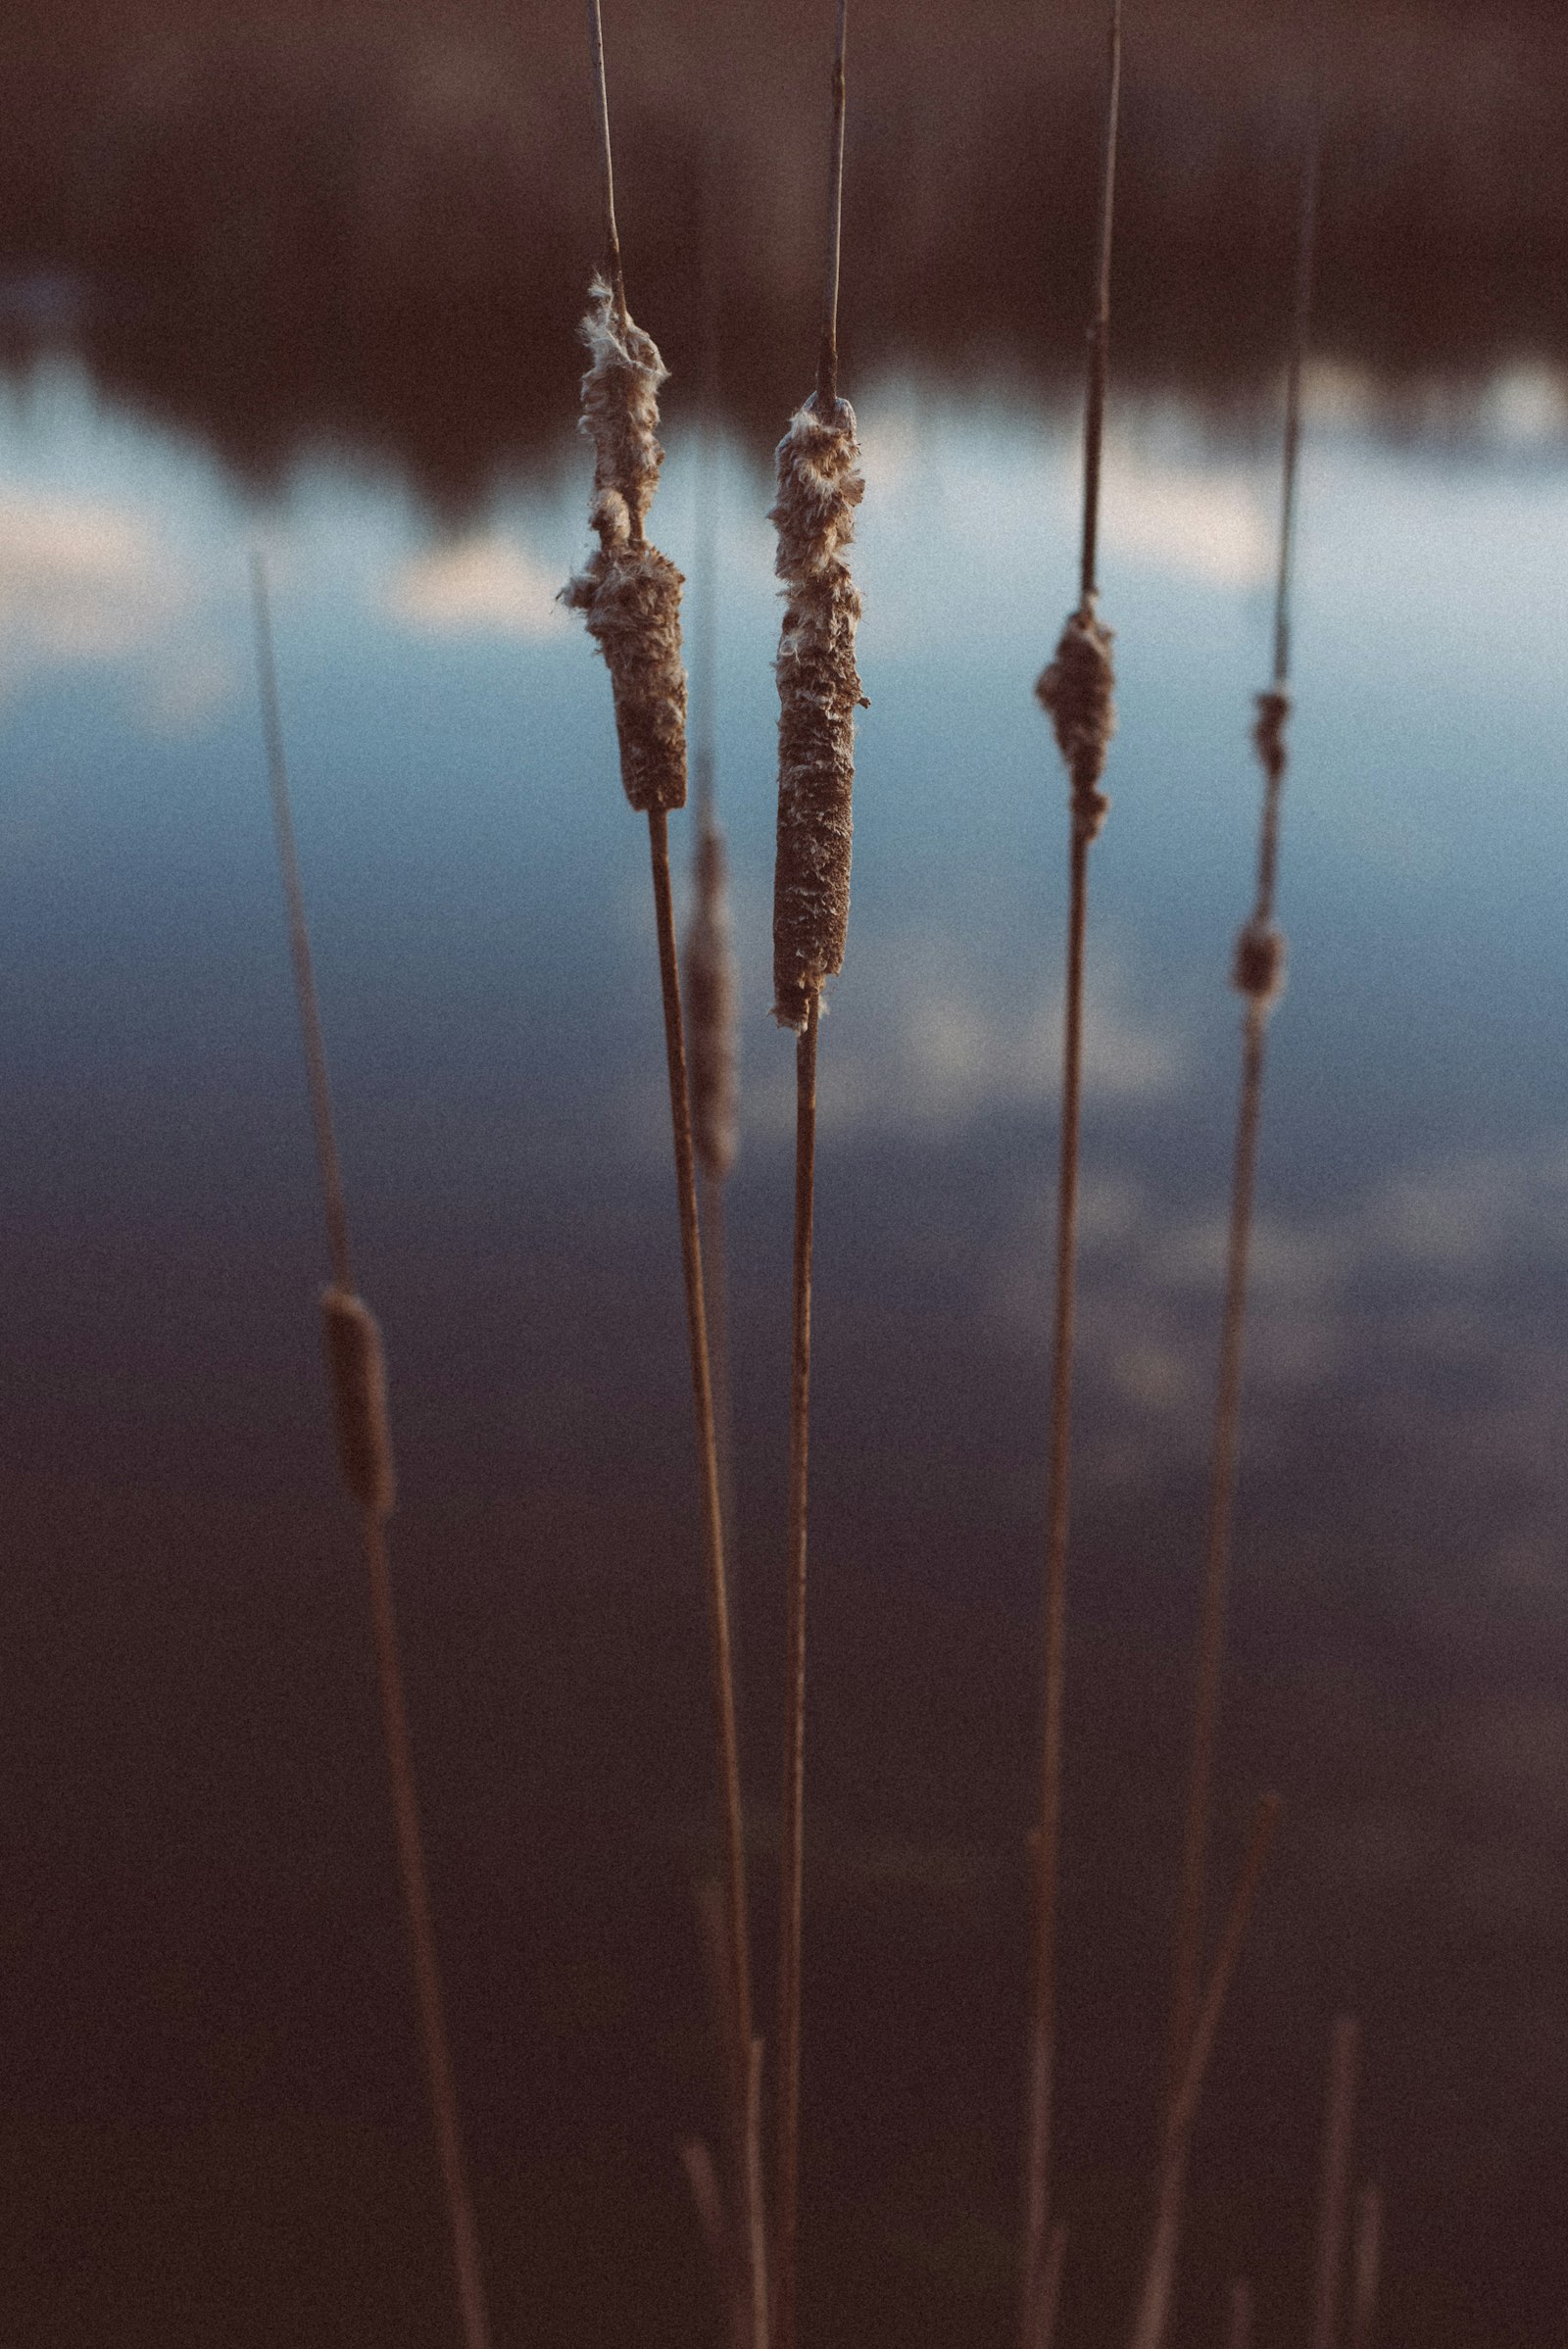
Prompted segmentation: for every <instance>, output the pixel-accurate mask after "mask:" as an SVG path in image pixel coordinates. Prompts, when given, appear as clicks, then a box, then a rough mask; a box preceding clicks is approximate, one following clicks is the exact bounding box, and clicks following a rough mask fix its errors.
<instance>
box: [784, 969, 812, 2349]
mask: <svg viewBox="0 0 1568 2349" xmlns="http://www.w3.org/2000/svg"><path fill="white" fill-rule="evenodd" d="M819 1013H820V1004H819V1002H818V999H817V998H816V997H815V996H814V995H813V996H812V998H811V1001H810V1004H809V1009H808V1011H807V1016H806V1025H805V1027H804V1028H803V1029H802V1030H801V1033H800V1035H799V1037H798V1038H797V1039H796V1045H795V1245H794V1280H793V1295H792V1306H791V1321H790V1523H789V1566H788V1572H789V1596H788V1606H789V1629H788V1642H789V1647H788V1655H787V1658H786V1662H785V1667H784V1701H785V1707H786V1712H785V1732H784V1735H785V1757H784V1805H783V1822H782V1829H781V1835H782V1850H781V1860H780V1871H781V1872H780V1884H779V1982H778V2079H777V2083H776V2094H777V2112H776V2115H775V2129H776V2132H777V2148H776V2153H775V2159H774V2170H775V2180H774V2205H775V2215H774V2221H773V2273H774V2283H773V2349H794V2341H795V2309H796V2202H797V2189H798V2184H799V2172H800V2129H801V1902H802V1878H803V1870H804V1862H805V1808H804V1805H805V1794H806V1554H807V1543H806V1534H807V1524H806V1520H807V1505H808V1501H809V1494H810V1474H809V1469H810V1434H811V1238H812V1230H811V1227H812V1217H813V1209H814V1193H815V1184H814V1180H813V1174H814V1168H815V1163H816V1030H817V1020H818V1017H819Z"/></svg>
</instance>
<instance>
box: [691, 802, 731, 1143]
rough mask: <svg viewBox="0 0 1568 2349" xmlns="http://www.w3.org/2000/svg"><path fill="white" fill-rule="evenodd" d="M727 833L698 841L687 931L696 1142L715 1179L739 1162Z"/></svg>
mask: <svg viewBox="0 0 1568 2349" xmlns="http://www.w3.org/2000/svg"><path fill="white" fill-rule="evenodd" d="M724 862H725V860H724V836H723V834H722V833H721V832H719V831H716V830H713V829H709V830H706V831H705V832H704V833H703V835H702V837H701V839H700V840H699V841H698V844H697V904H696V906H695V908H694V910H693V914H692V925H691V928H690V929H689V930H688V932H687V934H686V954H685V980H686V1045H687V1052H688V1054H689V1056H690V1065H691V1096H692V1144H693V1147H694V1148H695V1150H696V1151H697V1162H698V1164H699V1165H700V1166H701V1168H702V1170H703V1172H704V1174H705V1175H707V1176H708V1178H709V1180H710V1181H711V1182H714V1183H721V1182H722V1181H723V1179H724V1177H725V1176H726V1175H727V1174H728V1173H729V1170H730V1168H731V1167H732V1166H733V1165H734V1163H735V1143H736V1133H735V1101H736V1091H737V1086H736V1058H737V1055H736V1049H735V949H734V945H733V942H732V940H731V937H730V924H729V888H728V881H727V877H726V874H725V869H724Z"/></svg>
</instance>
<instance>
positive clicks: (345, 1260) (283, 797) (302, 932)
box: [251, 553, 354, 1292]
mask: <svg viewBox="0 0 1568 2349" xmlns="http://www.w3.org/2000/svg"><path fill="white" fill-rule="evenodd" d="M251 614H252V618H253V620H254V622H255V631H256V674H257V680H258V683H259V686H260V689H261V698H262V732H263V737H264V739H265V742H266V746H267V779H268V785H269V788H270V792H271V800H272V828H273V831H274V832H275V834H276V837H277V859H278V863H279V865H280V867H281V869H282V875H283V897H284V901H285V903H286V905H287V907H288V946H289V955H290V958H291V960H292V962H293V965H294V995H295V1000H296V1002H297V1003H298V1005H299V1021H300V1036H301V1041H302V1042H303V1044H304V1047H305V1072H306V1077H307V1080H308V1082H309V1085H310V1089H311V1123H312V1125H313V1127H314V1129H315V1133H316V1157H317V1164H318V1166H319V1169H320V1178H321V1205H322V1208H323V1210H324V1212H325V1215H326V1243H327V1248H328V1251H329V1253H330V1255H331V1259H332V1278H333V1280H334V1281H335V1282H336V1284H337V1286H338V1288H339V1289H342V1290H345V1291H349V1292H352V1290H353V1288H354V1262H353V1251H352V1249H351V1248H350V1246H349V1213H348V1206H347V1202H346V1200H345V1199H344V1193H343V1168H342V1163H341V1161H340V1159H339V1157H338V1150H337V1128H336V1124H335V1121H334V1119H333V1116H332V1087H331V1083H330V1080H329V1078H328V1075H327V1067H326V1043H325V1039H324V1038H323V1036H322V1034H321V1008H320V1002H319V997H318V995H317V991H316V966H315V963H314V961H313V960H312V956H311V932H310V925H309V923H308V922H307V921H306V918H305V890H304V885H303V883H302V882H301V879H300V857H299V848H298V845H297V843H296V841H295V838H294V809H293V805H292V802H291V799H290V795H289V787H288V762H287V759H286V758H285V756H284V750H283V720H282V714H281V711H280V710H279V708H278V696H277V655H276V650H275V648H274V646H273V643H272V606H271V598H270V595H269V593H268V587H267V564H266V562H265V560H264V558H263V557H262V555H261V554H260V553H257V554H254V555H252V557H251Z"/></svg>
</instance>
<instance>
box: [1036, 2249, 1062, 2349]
mask: <svg viewBox="0 0 1568 2349" xmlns="http://www.w3.org/2000/svg"><path fill="white" fill-rule="evenodd" d="M1066 2265H1067V2229H1066V2228H1065V2227H1063V2226H1062V2225H1061V2223H1060V2221H1059V2220H1058V2221H1057V2223H1056V2225H1055V2226H1054V2227H1053V2228H1052V2230H1051V2240H1050V2242H1049V2243H1048V2244H1047V2245H1046V2264H1045V2267H1044V2269H1043V2270H1042V2272H1041V2278H1040V2299H1039V2304H1038V2308H1037V2316H1038V2320H1039V2325H1040V2330H1039V2332H1038V2334H1037V2335H1036V2349H1053V2344H1054V2341H1055V2338H1056V2319H1057V2317H1058V2316H1059V2315H1060V2313H1061V2278H1062V2275H1063V2273H1064V2271H1065V2269H1066Z"/></svg>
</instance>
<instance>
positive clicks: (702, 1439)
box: [648, 807, 760, 2294]
mask: <svg viewBox="0 0 1568 2349" xmlns="http://www.w3.org/2000/svg"><path fill="white" fill-rule="evenodd" d="M648 844H649V854H650V862H651V865H652V871H653V884H654V911H655V920H656V924H657V927H658V932H659V975H660V982H661V989H662V998H663V1009H664V1052H665V1059H666V1062H667V1066H668V1073H669V1115H670V1129H671V1134H672V1136H673V1141H674V1150H675V1191H676V1198H677V1200H678V1203H679V1208H680V1249H681V1270H682V1274H683V1277H684V1281H685V1290H686V1334H687V1342H688V1347H689V1351H690V1356H691V1377H692V1411H693V1417H694V1420H695V1424H696V1429H697V1451H698V1476H699V1483H700V1486H701V1493H702V1512H703V1539H704V1549H705V1553H706V1556H707V1560H708V1597H709V1634H710V1640H711V1665H712V1671H711V1681H712V1701H713V1734H714V1741H715V1744H716V1747H717V1752H718V1767H719V1783H720V1792H721V1797H722V1808H723V1834H724V1863H725V1864H724V1886H725V1900H726V1911H727V1914H726V1927H727V1932H728V1944H729V1952H730V1962H731V1966H732V1970H733V1982H732V1995H733V1999H734V2026H733V2035H732V2038H731V2046H732V2048H734V2049H735V2050H737V2051H738V2053H737V2055H736V2058H735V2061H734V2062H732V2065H731V2077H730V2083H729V2085H730V2096H731V2108H732V2114H733V2115H735V2116H744V2113H745V2109H746V2092H745V2084H744V2078H743V2076H741V2074H740V2071H739V2067H740V2065H741V2064H742V2063H744V2060H745V2053H744V2051H745V2050H747V2049H749V2048H750V2046H751V2044H752V2039H753V2035H754V2033H753V2029H752V1960H751V1933H750V1927H749V1922H748V1915H747V1901H746V1828H745V1818H744V1814H743V1811H742V1808H741V1776H740V1740H739V1737H738V1735H737V1731H736V1722H735V1671H734V1659H733V1655H732V1653H731V1642H730V1627H729V1584H728V1578H727V1576H726V1574H725V1570H724V1530H723V1511H722V1505H721V1501H720V1495H719V1478H718V1434H717V1426H716V1422H715V1420H714V1416H713V1388H712V1379H711V1371H710V1366H709V1350H708V1318H707V1308H706V1305H705V1302H704V1296H703V1247H702V1237H701V1233H700V1231H699V1229H698V1219H697V1177H696V1165H695V1159H694V1155H693V1150H692V1127H691V1111H690V1106H689V1101H688V1096H687V1087H686V1044H685V1033H684V1028H683V1024H682V1020H681V1003H680V971H679V967H678V964H677V961H676V955H675V911H674V905H673V902H672V899H671V893H670V880H669V825H668V819H667V817H666V816H665V813H664V810H663V809H662V807H653V808H650V809H649V811H648ZM742 2187H743V2191H744V2190H745V2187H744V2178H743V2180H742ZM747 2222H748V2223H747V2229H746V2241H747V2242H748V2244H750V2243H751V2242H753V2241H754V2240H755V2239H756V2233H757V2228H756V2226H755V2224H754V2223H753V2215H752V2214H751V2213H748V2215H747ZM753 2288H754V2293H755V2294H760V2283H757V2284H754V2287H753Z"/></svg>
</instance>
